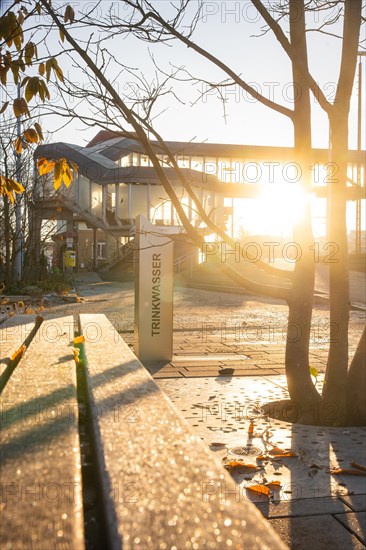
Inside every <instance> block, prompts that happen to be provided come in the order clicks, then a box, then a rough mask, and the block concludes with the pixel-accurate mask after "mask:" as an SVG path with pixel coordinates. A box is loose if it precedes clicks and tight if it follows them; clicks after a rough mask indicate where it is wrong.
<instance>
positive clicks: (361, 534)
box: [334, 512, 366, 546]
mask: <svg viewBox="0 0 366 550" xmlns="http://www.w3.org/2000/svg"><path fill="white" fill-rule="evenodd" d="M334 517H335V518H336V519H337V520H338V521H340V522H341V523H342V525H344V526H345V527H346V528H347V529H348V530H349V531H351V532H352V533H353V534H354V535H356V536H357V537H358V538H359V539H360V540H361V541H362V542H363V543H364V544H365V546H366V512H351V513H349V514H337V515H335V516H334Z"/></svg>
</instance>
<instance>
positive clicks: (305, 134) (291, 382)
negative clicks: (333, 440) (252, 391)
mask: <svg viewBox="0 0 366 550" xmlns="http://www.w3.org/2000/svg"><path fill="white" fill-rule="evenodd" d="M290 37H291V44H292V46H293V47H294V49H295V52H296V59H295V60H294V61H293V63H292V73H293V82H294V95H295V101H294V118H293V122H294V133H295V152H296V160H297V162H298V163H299V165H300V167H301V170H302V181H301V182H302V189H303V191H304V195H305V196H306V193H307V192H309V189H310V183H311V182H310V179H309V174H310V164H311V163H310V153H311V112H310V92H309V86H308V84H307V82H306V80H305V78H304V77H303V74H302V73H301V71H299V69H298V63H299V62H300V63H302V64H303V65H305V66H306V67H307V66H308V60H307V49H306V34H305V13H304V0H291V1H290ZM293 235H294V240H295V242H296V243H298V244H299V245H300V247H301V258H299V260H298V261H297V262H296V264H295V270H294V275H293V284H292V298H291V301H290V302H289V317H288V330H287V341H286V359H285V361H286V377H287V384H288V391H289V394H290V397H291V400H292V401H293V403H294V404H295V406H296V407H297V409H298V413H299V421H300V422H304V423H309V424H314V423H317V421H318V409H319V403H320V401H321V397H320V395H319V394H318V392H317V391H316V389H315V387H314V384H313V382H312V380H311V375H310V371H309V342H310V328H311V317H312V309H313V295H314V272H315V269H314V258H313V255H312V253H311V246H312V244H313V234H312V227H311V212H310V205H309V204H304V205H303V211H302V216H301V218H300V219H298V220H296V222H295V224H294V230H293Z"/></svg>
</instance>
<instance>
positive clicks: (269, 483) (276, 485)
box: [267, 481, 282, 487]
mask: <svg viewBox="0 0 366 550" xmlns="http://www.w3.org/2000/svg"><path fill="white" fill-rule="evenodd" d="M267 485H269V486H270V487H282V485H281V482H280V481H268V483H267Z"/></svg>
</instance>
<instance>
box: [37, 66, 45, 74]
mask: <svg viewBox="0 0 366 550" xmlns="http://www.w3.org/2000/svg"><path fill="white" fill-rule="evenodd" d="M45 70H46V67H45V64H44V63H40V65H39V67H38V73H39V74H40V75H41V76H43V75H44V72H45Z"/></svg>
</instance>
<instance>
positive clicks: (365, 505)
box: [341, 494, 366, 512]
mask: <svg viewBox="0 0 366 550" xmlns="http://www.w3.org/2000/svg"><path fill="white" fill-rule="evenodd" d="M341 498H342V500H343V501H344V502H345V503H346V504H347V505H348V506H349V507H350V508H352V510H353V511H354V512H364V511H366V494H365V495H345V496H342V497H341Z"/></svg>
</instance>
